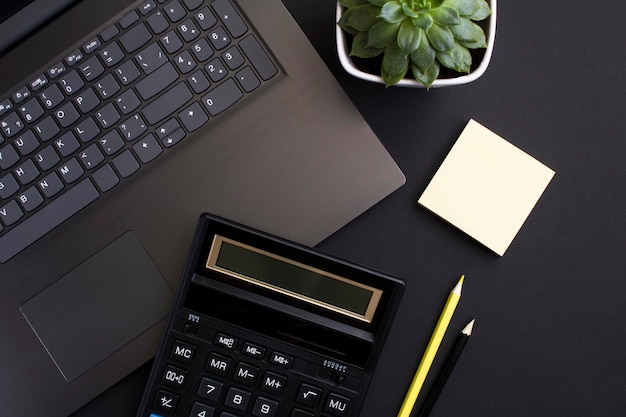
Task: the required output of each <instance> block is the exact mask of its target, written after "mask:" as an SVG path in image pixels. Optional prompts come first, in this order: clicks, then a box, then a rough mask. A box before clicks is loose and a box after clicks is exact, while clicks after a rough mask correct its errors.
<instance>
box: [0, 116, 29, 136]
mask: <svg viewBox="0 0 626 417" xmlns="http://www.w3.org/2000/svg"><path fill="white" fill-rule="evenodd" d="M0 127H2V131H3V132H4V135H5V136H6V137H7V138H11V137H13V136H15V135H17V134H18V133H20V132H21V131H22V129H24V123H22V120H21V119H20V117H19V116H18V115H17V113H15V112H13V113H9V115H8V116H7V117H5V118H4V119H2V121H0Z"/></svg>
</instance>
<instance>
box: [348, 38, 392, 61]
mask: <svg viewBox="0 0 626 417" xmlns="http://www.w3.org/2000/svg"><path fill="white" fill-rule="evenodd" d="M367 38H368V35H367V32H360V33H358V34H357V35H356V36H355V37H354V39H352V49H351V50H350V56H356V57H359V58H374V57H375V56H378V55H380V54H382V53H383V52H385V49H384V48H381V49H379V48H370V47H368V46H367Z"/></svg>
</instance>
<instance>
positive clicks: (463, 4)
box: [445, 0, 480, 17]
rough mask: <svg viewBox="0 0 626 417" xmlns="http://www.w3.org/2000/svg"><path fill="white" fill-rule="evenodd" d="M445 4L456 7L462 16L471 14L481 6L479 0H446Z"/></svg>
mask: <svg viewBox="0 0 626 417" xmlns="http://www.w3.org/2000/svg"><path fill="white" fill-rule="evenodd" d="M445 4H446V5H448V6H450V7H452V8H454V9H456V10H457V11H458V12H459V14H460V15H461V16H464V17H466V16H471V15H472V14H474V13H476V11H477V10H478V8H479V7H480V5H479V3H478V0H446V1H445Z"/></svg>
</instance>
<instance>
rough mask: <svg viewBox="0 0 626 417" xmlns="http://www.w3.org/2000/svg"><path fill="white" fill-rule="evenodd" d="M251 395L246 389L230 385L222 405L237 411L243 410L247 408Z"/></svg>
mask: <svg viewBox="0 0 626 417" xmlns="http://www.w3.org/2000/svg"><path fill="white" fill-rule="evenodd" d="M251 395H252V394H250V393H249V392H248V391H244V390H241V389H239V388H235V387H231V388H230V389H229V390H228V394H227V395H226V400H224V405H225V406H227V407H229V408H233V409H235V410H237V411H245V410H246V408H248V402H249V401H250V396H251Z"/></svg>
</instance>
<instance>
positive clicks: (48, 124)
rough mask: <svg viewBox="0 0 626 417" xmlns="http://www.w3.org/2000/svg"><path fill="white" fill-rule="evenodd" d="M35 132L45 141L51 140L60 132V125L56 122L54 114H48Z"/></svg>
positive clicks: (36, 127)
mask: <svg viewBox="0 0 626 417" xmlns="http://www.w3.org/2000/svg"><path fill="white" fill-rule="evenodd" d="M34 130H35V133H37V136H39V139H40V140H41V141H43V142H46V141H49V140H50V139H52V138H53V137H55V136H56V135H57V133H59V131H60V130H59V126H57V124H56V123H55V121H54V119H53V118H52V116H48V117H46V118H45V119H43V120H42V121H41V122H39V123H38V124H37V125H36V126H35V129H34Z"/></svg>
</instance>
